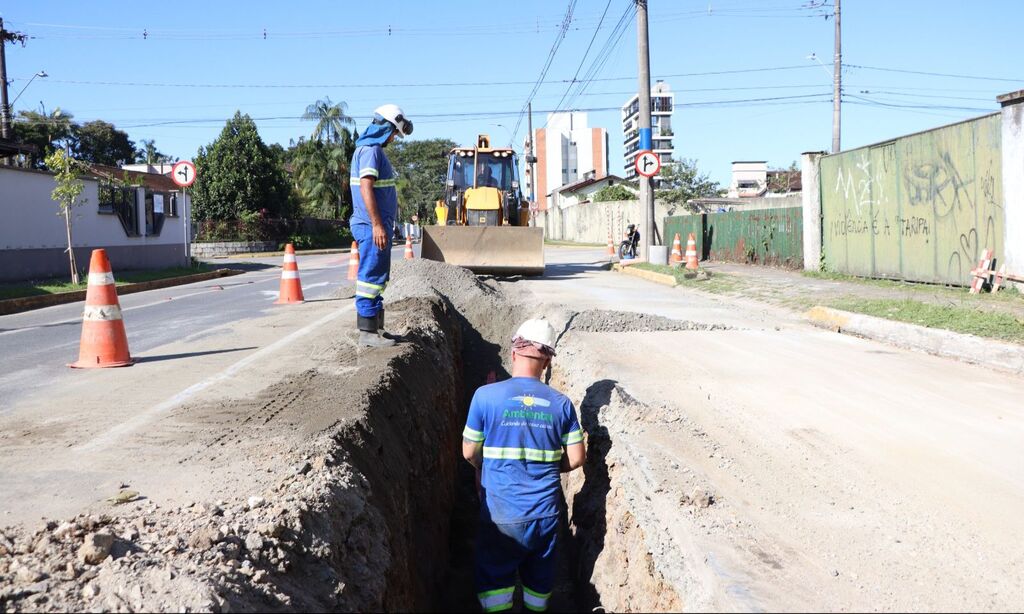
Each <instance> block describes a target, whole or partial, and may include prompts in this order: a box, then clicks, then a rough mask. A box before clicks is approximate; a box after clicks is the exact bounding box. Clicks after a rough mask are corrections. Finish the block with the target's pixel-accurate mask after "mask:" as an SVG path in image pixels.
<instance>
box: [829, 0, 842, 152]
mask: <svg viewBox="0 0 1024 614" xmlns="http://www.w3.org/2000/svg"><path fill="white" fill-rule="evenodd" d="M833 1H834V2H835V9H836V12H835V22H836V51H835V58H834V60H833V68H832V153H839V150H840V144H839V137H840V135H841V134H842V129H841V127H840V122H841V121H842V104H843V43H842V32H843V29H842V26H841V25H840V19H839V17H840V11H839V2H840V0H833Z"/></svg>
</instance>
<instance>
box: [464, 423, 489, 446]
mask: <svg viewBox="0 0 1024 614" xmlns="http://www.w3.org/2000/svg"><path fill="white" fill-rule="evenodd" d="M462 438H463V439H468V440H469V441H475V442H477V443H479V442H481V441H483V440H484V434H483V433H482V432H480V431H475V430H473V429H471V428H469V427H468V426H467V427H466V428H464V429H462Z"/></svg>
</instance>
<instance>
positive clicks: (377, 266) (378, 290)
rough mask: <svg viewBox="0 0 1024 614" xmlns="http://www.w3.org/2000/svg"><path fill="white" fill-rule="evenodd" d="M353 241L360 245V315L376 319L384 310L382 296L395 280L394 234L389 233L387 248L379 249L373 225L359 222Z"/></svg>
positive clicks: (353, 226)
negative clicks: (392, 246)
mask: <svg viewBox="0 0 1024 614" xmlns="http://www.w3.org/2000/svg"><path fill="white" fill-rule="evenodd" d="M385 228H389V226H387V225H385ZM352 238H353V239H355V240H356V243H358V244H359V275H358V277H357V281H356V312H357V313H358V314H359V315H360V316H362V317H364V318H374V317H377V314H378V313H379V312H380V310H381V309H382V308H383V307H384V298H383V297H382V296H381V294H383V292H384V288H385V287H387V285H388V279H389V278H390V277H391V235H390V233H389V234H388V244H387V245H386V246H385V247H384V249H377V246H376V245H374V244H373V226H371V225H369V224H358V223H357V224H352Z"/></svg>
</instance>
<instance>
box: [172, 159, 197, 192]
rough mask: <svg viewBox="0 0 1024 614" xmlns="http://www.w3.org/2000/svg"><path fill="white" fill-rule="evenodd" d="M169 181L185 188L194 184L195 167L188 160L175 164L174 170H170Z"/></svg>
mask: <svg viewBox="0 0 1024 614" xmlns="http://www.w3.org/2000/svg"><path fill="white" fill-rule="evenodd" d="M171 180H172V181H174V183H175V184H176V185H178V186H179V187H182V188H187V187H188V186H190V185H192V184H193V183H195V180H196V165H195V164H192V163H191V162H189V161H188V160H182V161H181V162H178V163H176V164H175V165H174V168H172V169H171Z"/></svg>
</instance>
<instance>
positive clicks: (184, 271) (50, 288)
mask: <svg viewBox="0 0 1024 614" xmlns="http://www.w3.org/2000/svg"><path fill="white" fill-rule="evenodd" d="M215 269H216V267H213V266H210V265H207V264H200V265H197V266H194V267H171V268H167V269H157V270H152V271H125V272H124V273H114V283H115V284H116V285H118V286H123V285H125V284H137V283H141V282H144V281H155V280H157V279H169V278H172V277H184V276H186V275H196V274H198V273H206V272H207V271H213V270H215ZM81 280H82V281H81V283H79V284H77V285H76V284H73V283H71V281H70V280H66V279H60V278H50V279H42V280H39V281H30V282H23V283H16V284H0V300H3V299H9V298H24V297H27V296H45V295H49V294H61V293H64V292H74V291H76V290H85V289H86V288H87V287H88V285H89V284H88V276H87V275H83V276H82V277H81Z"/></svg>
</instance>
